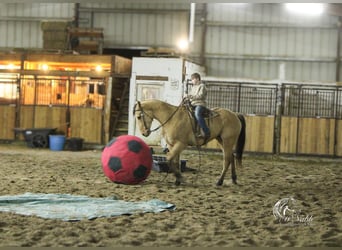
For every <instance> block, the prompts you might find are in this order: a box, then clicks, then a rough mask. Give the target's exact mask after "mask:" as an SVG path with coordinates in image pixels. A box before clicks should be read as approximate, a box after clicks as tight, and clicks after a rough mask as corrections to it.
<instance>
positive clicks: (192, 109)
mask: <svg viewBox="0 0 342 250" xmlns="http://www.w3.org/2000/svg"><path fill="white" fill-rule="evenodd" d="M184 106H185V108H186V110H187V111H188V113H189V114H190V117H191V118H192V119H193V121H194V124H195V128H194V132H195V133H196V134H200V132H201V128H200V126H199V124H198V122H197V120H196V117H195V106H192V105H191V104H190V102H186V103H184ZM202 115H203V118H204V120H205V122H206V124H207V126H208V127H209V122H210V119H211V118H213V117H216V116H218V115H219V114H218V113H217V112H215V111H214V110H212V109H209V108H207V107H204V111H203V114H202Z"/></svg>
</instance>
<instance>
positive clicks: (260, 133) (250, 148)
mask: <svg viewBox="0 0 342 250" xmlns="http://www.w3.org/2000/svg"><path fill="white" fill-rule="evenodd" d="M245 118H246V144H245V151H246V152H261V153H272V152H273V138H274V135H273V130H274V117H273V116H267V117H266V116H246V115H245ZM204 148H211V149H221V147H220V144H218V142H217V141H216V140H212V141H210V142H209V143H208V144H207V145H206V146H205V147H204Z"/></svg>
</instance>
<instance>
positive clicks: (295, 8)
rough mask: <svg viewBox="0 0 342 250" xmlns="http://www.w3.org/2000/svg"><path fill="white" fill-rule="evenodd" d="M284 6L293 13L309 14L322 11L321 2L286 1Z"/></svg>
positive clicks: (318, 13) (313, 14)
mask: <svg viewBox="0 0 342 250" xmlns="http://www.w3.org/2000/svg"><path fill="white" fill-rule="evenodd" d="M285 7H286V9H287V10H288V11H291V12H293V13H297V14H302V15H310V16H317V15H321V14H322V13H323V11H324V4H323V3H286V4H285Z"/></svg>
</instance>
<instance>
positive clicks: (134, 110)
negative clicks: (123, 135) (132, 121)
mask: <svg viewBox="0 0 342 250" xmlns="http://www.w3.org/2000/svg"><path fill="white" fill-rule="evenodd" d="M136 106H137V103H135V104H134V106H133V115H135V107H136Z"/></svg>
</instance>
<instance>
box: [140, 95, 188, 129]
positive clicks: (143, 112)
mask: <svg viewBox="0 0 342 250" xmlns="http://www.w3.org/2000/svg"><path fill="white" fill-rule="evenodd" d="M137 104H138V106H139V109H140V111H141V113H142V114H141V116H142V119H143V123H144V127H145V129H146V128H147V126H146V121H145V118H144V115H147V116H148V117H150V118H151V119H154V118H153V117H152V116H151V115H149V114H148V113H147V112H145V111H144V110H143V108H142V106H141V103H140V101H137ZM182 104H183V100H182V102H181V103H180V105H178V106H177V108H176V110H175V111H174V112H173V113H172V114H171V115H170V117H169V118H167V119H166V121H165V122H163V123H162V124H160V125H159V126H158V127H156V128H154V129H152V130H150V129H148V131H149V132H151V133H152V132H155V131H157V130H158V129H160V128H161V127H163V126H164V125H165V124H166V123H168V122H169V121H170V120H171V119H172V117H173V116H174V115H175V114H176V112H177V111H178V110H179V108H180V107H181V106H182Z"/></svg>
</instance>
